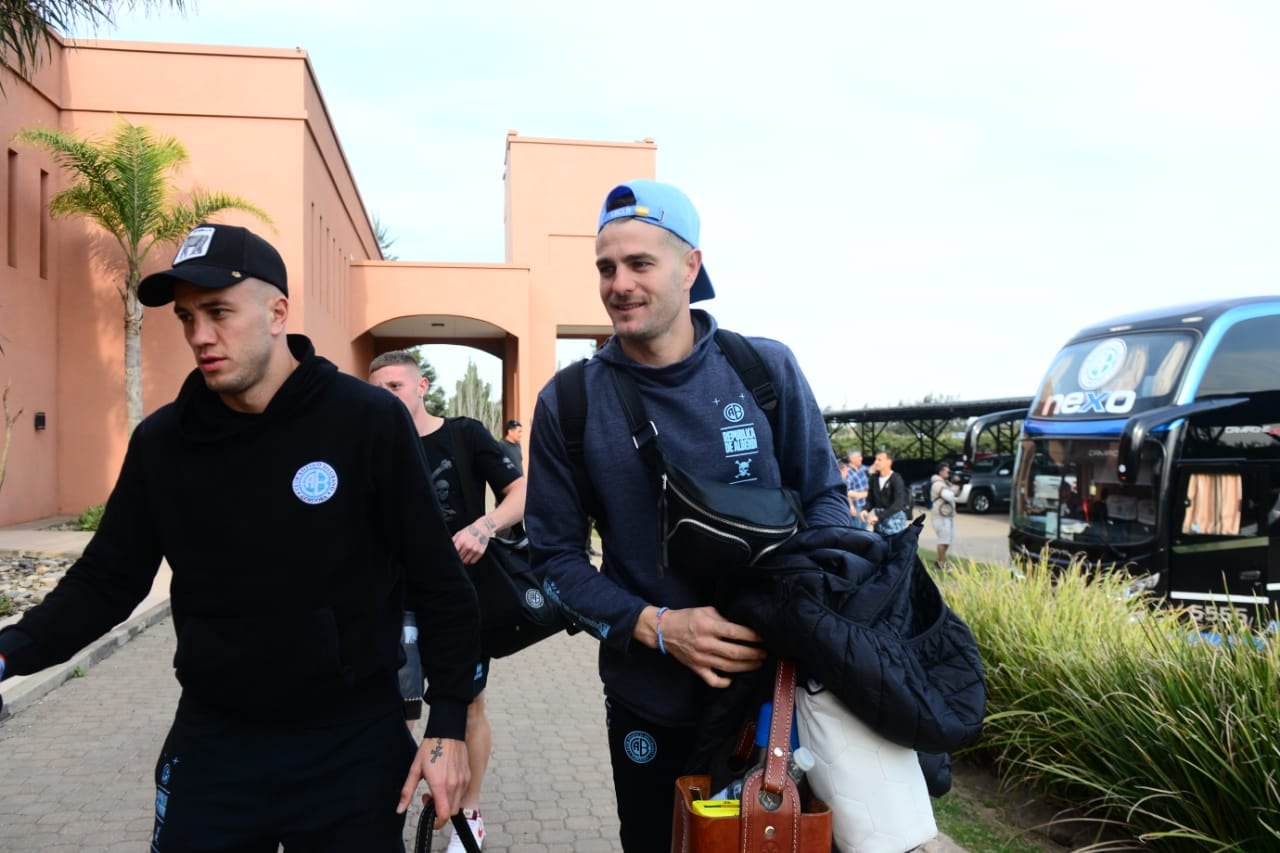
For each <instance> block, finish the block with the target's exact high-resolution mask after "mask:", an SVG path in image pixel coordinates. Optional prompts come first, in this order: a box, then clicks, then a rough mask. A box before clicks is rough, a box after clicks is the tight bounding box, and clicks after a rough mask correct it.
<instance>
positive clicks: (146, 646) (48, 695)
mask: <svg viewBox="0 0 1280 853" xmlns="http://www.w3.org/2000/svg"><path fill="white" fill-rule="evenodd" d="M37 540H38V542H37ZM86 541H87V535H86V534H81V533H74V532H62V533H58V534H53V533H50V532H48V531H38V530H27V531H22V530H15V529H3V530H0V551H27V552H41V551H43V552H45V553H77V552H78V551H79V549H81V548H83V546H84V543H85V542H86ZM37 544H38V547H37ZM166 591H167V581H166V582H165V583H163V584H160V583H158V584H157V587H156V589H155V591H154V592H153V596H154V598H153V599H150V600H149V602H148V603H145V604H144V605H143V606H141V607H140V608H139V609H138V611H136V612H135V616H134V617H133V618H132V619H131V620H130V621H129V622H127V623H125V624H124V625H123V626H121V627H120V628H117V629H116V631H115V632H113V634H112V635H111V636H109V637H108V638H106V639H105V640H104V641H102V642H100V643H98V644H95V645H94V646H93V647H91V648H90V649H88V650H86V652H84V653H82V654H81V655H80V656H78V657H77V658H76V659H73V660H72V661H70V662H68V663H67V664H66V665H65V666H63V667H58V668H53V669H51V670H47V671H46V672H44V673H41V674H38V675H36V676H31V677H29V678H28V679H24V680H23V682H18V680H17V679H10V680H9V681H6V682H4V690H3V693H4V697H5V702H6V708H5V711H6V713H7V712H10V711H11V710H12V711H13V715H12V716H10V717H9V718H8V719H6V720H4V721H3V722H0V768H2V772H0V853H19V851H21V853H73V852H74V853H95V852H97V851H112V853H114V851H131V853H134V852H136V851H142V850H145V849H146V847H147V845H146V842H147V838H148V835H149V834H150V831H151V825H152V823H151V821H152V818H151V816H152V814H153V813H154V796H155V793H154V787H153V784H154V783H153V768H154V763H155V759H156V756H157V755H158V754H159V751H160V746H161V742H162V740H163V738H164V735H165V733H166V732H167V730H168V727H169V723H170V722H171V720H172V714H173V709H174V707H175V705H176V703H177V698H178V685H177V682H176V681H175V680H174V678H173V669H172V659H173V651H174V638H173V628H172V625H171V624H170V621H169V618H168V599H167V595H166ZM595 652H596V644H595V642H594V641H593V640H591V639H589V638H586V637H582V636H578V637H567V636H564V635H561V636H559V637H555V638H552V639H550V640H547V641H545V642H543V643H541V644H539V645H537V646H535V647H533V648H532V649H529V650H526V651H525V652H522V653H520V654H519V655H516V656H515V657H513V658H507V659H504V660H499V661H495V662H494V665H493V672H492V675H491V677H490V681H489V685H490V686H489V693H488V697H489V702H488V705H489V713H490V718H491V720H492V723H493V731H494V737H493V755H492V759H491V761H490V765H489V773H488V775H487V777H486V784H485V794H484V798H483V808H484V812H485V828H486V829H487V830H488V837H487V838H486V843H485V846H484V849H485V850H486V851H489V853H570V852H571V851H573V853H605V851H617V850H620V849H621V847H620V845H619V844H618V840H617V838H618V824H617V816H616V812H615V803H614V795H613V785H612V781H611V778H610V773H609V757H608V750H607V748H606V746H605V732H604V722H603V701H602V698H601V692H600V684H599V680H598V679H597V677H596V674H595ZM76 667H79V668H80V670H81V672H82V675H80V676H78V677H76V676H74V675H73V673H74V671H75V668H76ZM54 688H56V689H54ZM414 811H415V813H411V815H410V820H409V821H408V823H407V824H406V841H407V842H408V843H409V844H410V845H411V844H412V833H413V831H414V828H415V827H416V824H417V821H416V808H415V810H414ZM434 848H435V849H436V850H442V849H443V848H444V840H443V838H442V837H440V836H439V835H438V836H437V839H436V842H435V845H434ZM924 849H925V850H927V851H930V853H964V851H963V850H962V849H961V848H959V847H957V846H955V845H954V844H952V843H951V842H950V841H949V840H947V839H945V838H941V839H939V840H937V841H935V842H931V843H930V844H929V845H928V846H927V847H926V848H924ZM655 853H660V851H655Z"/></svg>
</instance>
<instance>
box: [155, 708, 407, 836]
mask: <svg viewBox="0 0 1280 853" xmlns="http://www.w3.org/2000/svg"><path fill="white" fill-rule="evenodd" d="M389 699H390V701H389V702H388V703H385V704H386V705H387V707H386V710H385V711H374V712H373V715H372V716H369V715H368V714H366V715H365V717H364V718H362V719H357V720H328V721H322V722H320V721H314V720H312V721H309V720H307V719H306V718H305V716H304V717H302V718H296V717H295V718H290V719H284V720H265V721H263V720H242V719H229V718H227V717H225V716H222V715H219V714H216V713H211V712H209V711H207V710H204V709H193V708H191V707H184V706H183V705H179V708H178V713H177V715H176V716H175V717H174V721H173V727H172V728H171V729H170V730H169V735H168V737H167V738H166V740H165V743H164V747H163V749H162V750H161V752H160V759H159V761H157V762H156V773H155V775H156V816H155V828H154V831H153V833H152V839H151V850H152V853H187V851H204V853H212V851H217V853H276V851H277V850H278V849H279V848H278V845H280V844H283V845H284V850H285V852H286V853H339V851H341V853H350V851H354V850H359V851H362V853H363V851H368V853H403V851H404V842H403V833H404V815H397V814H396V804H397V802H398V801H399V799H400V788H401V787H402V786H403V785H404V780H405V776H406V774H407V773H408V771H409V765H410V764H411V763H412V762H413V757H414V755H415V754H416V752H417V747H416V745H415V744H414V742H413V738H412V737H411V736H410V735H409V731H408V729H407V728H406V727H405V724H404V711H403V710H402V709H401V703H400V701H399V696H398V695H396V694H390V696H389Z"/></svg>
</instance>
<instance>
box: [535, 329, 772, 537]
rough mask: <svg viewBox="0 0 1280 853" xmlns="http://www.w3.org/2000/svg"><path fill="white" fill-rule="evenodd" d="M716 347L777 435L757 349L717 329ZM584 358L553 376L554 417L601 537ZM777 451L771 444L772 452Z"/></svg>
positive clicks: (768, 381)
mask: <svg viewBox="0 0 1280 853" xmlns="http://www.w3.org/2000/svg"><path fill="white" fill-rule="evenodd" d="M715 335H716V343H717V344H719V345H720V349H721V350H723V351H724V355H725V358H727V359H728V360H729V364H730V365H731V366H732V367H733V370H734V372H735V373H737V374H738V377H739V378H740V379H741V380H742V384H743V385H745V386H747V390H748V391H750V392H751V396H752V398H754V399H755V401H756V405H757V406H759V407H760V408H761V410H763V411H764V413H765V417H766V418H767V419H768V421H769V429H770V431H771V432H773V434H774V435H777V432H778V393H777V390H776V389H775V387H774V384H773V379H772V378H771V377H770V376H769V369H768V368H767V367H766V366H765V363H764V359H762V358H761V357H760V353H758V352H756V348H755V347H754V346H752V345H751V342H750V341H748V340H747V339H746V338H745V337H743V336H742V335H740V334H738V333H737V332H731V331H729V330H728V329H716V333H715ZM586 364H587V360H586V359H585V358H584V359H582V360H581V361H575V362H574V363H572V364H570V365H569V366H568V367H565V368H564V369H563V370H561V371H560V372H559V373H557V374H556V378H555V383H556V402H557V415H558V417H559V420H560V432H561V434H562V435H563V436H564V444H565V450H566V451H567V452H568V455H569V466H570V468H572V470H573V483H574V485H575V486H576V487H577V489H578V497H579V499H580V500H581V501H582V505H583V507H584V508H585V509H586V511H587V515H589V516H591V518H593V519H595V522H596V527H598V528H599V529H600V532H601V533H604V532H605V531H606V529H607V525H608V520H607V519H605V518H604V517H603V516H602V515H601V509H600V505H599V502H598V501H597V500H596V495H595V490H594V489H592V488H591V479H590V478H589V477H588V476H587V464H586V458H585V441H584V438H585V435H586V429H587V380H586V374H585V371H586ZM777 450H778V445H777V442H776V441H775V442H774V452H775V453H776V452H777Z"/></svg>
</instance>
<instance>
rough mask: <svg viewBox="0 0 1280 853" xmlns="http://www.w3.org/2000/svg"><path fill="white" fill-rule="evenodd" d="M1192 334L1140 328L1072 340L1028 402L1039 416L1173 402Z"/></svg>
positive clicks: (1120, 411) (1097, 413)
mask: <svg viewBox="0 0 1280 853" xmlns="http://www.w3.org/2000/svg"><path fill="white" fill-rule="evenodd" d="M1194 343H1195V338H1194V337H1193V336H1192V335H1191V334H1189V333H1184V332H1141V333H1135V334H1132V335H1127V336H1125V335H1117V336H1112V337H1109V338H1105V339H1102V340H1097V339H1094V340H1087V341H1081V342H1079V343H1075V344H1071V345H1070V346H1067V347H1065V348H1063V350H1062V352H1060V353H1059V354H1058V357H1057V358H1056V359H1055V361H1054V363H1053V366H1052V367H1050V368H1049V372H1048V373H1047V374H1046V376H1045V378H1044V381H1043V382H1042V383H1041V384H1040V390H1039V391H1038V392H1037V394H1036V398H1035V402H1034V403H1032V406H1031V413H1032V415H1033V416H1034V417H1039V418H1055V419H1057V418H1099V417H1119V416H1124V415H1131V414H1134V413H1137V412H1142V411H1147V410H1148V409H1154V408H1156V407H1158V406H1165V405H1168V404H1169V403H1170V402H1172V400H1173V397H1174V394H1175V392H1176V391H1177V386H1178V382H1179V381H1180V380H1181V378H1182V374H1183V371H1184V369H1185V367H1186V364H1187V358H1188V356H1189V355H1190V353H1191V349H1192V347H1193V345H1194Z"/></svg>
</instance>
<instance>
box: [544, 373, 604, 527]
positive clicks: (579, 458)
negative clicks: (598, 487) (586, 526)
mask: <svg viewBox="0 0 1280 853" xmlns="http://www.w3.org/2000/svg"><path fill="white" fill-rule="evenodd" d="M586 367H587V360H586V359H585V358H584V359H580V360H578V361H575V362H573V363H572V364H570V365H569V366H568V367H566V368H564V369H563V370H561V371H560V372H559V373H557V374H556V378H555V382H556V415H557V417H558V418H559V420H560V433H561V434H562V435H563V436H564V448H565V452H566V453H567V454H568V456H569V469H570V470H571V471H572V472H573V485H574V486H575V487H576V488H577V490H578V499H579V500H580V501H582V505H583V507H585V508H586V510H587V514H588V515H590V516H591V517H592V518H594V519H595V520H596V523H597V526H600V524H601V523H602V522H603V521H604V519H603V518H601V516H600V509H599V506H598V504H597V503H596V493H595V490H594V489H592V488H591V479H590V478H589V477H588V476H587V459H586V450H585V444H586V433H587V378H586Z"/></svg>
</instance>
